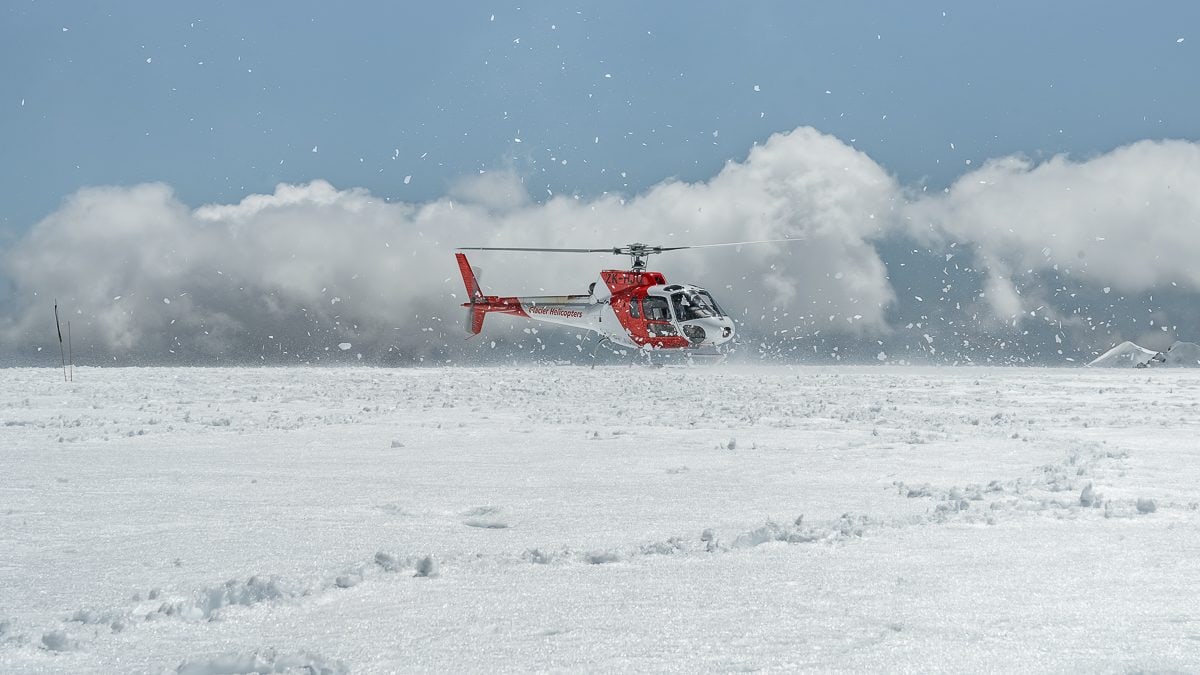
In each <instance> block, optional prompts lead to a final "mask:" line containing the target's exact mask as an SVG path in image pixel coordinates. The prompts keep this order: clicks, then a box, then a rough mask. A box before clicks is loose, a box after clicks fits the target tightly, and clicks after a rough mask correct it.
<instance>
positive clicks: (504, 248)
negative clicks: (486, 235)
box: [455, 246, 616, 253]
mask: <svg viewBox="0 0 1200 675" xmlns="http://www.w3.org/2000/svg"><path fill="white" fill-rule="evenodd" d="M455 250H457V251H540V252H544V253H613V252H614V251H615V250H616V249H613V248H515V247H511V246H459V247H458V248H457V249H455Z"/></svg>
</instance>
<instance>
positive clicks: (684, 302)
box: [671, 291, 721, 321]
mask: <svg viewBox="0 0 1200 675" xmlns="http://www.w3.org/2000/svg"><path fill="white" fill-rule="evenodd" d="M671 306H672V307H674V308H675V316H676V318H678V319H679V320H680V321H691V320H693V319H706V318H709V317H713V316H721V312H720V310H718V309H717V305H716V303H715V302H713V299H712V296H710V295H709V294H708V293H707V292H696V291H683V292H680V293H673V294H671Z"/></svg>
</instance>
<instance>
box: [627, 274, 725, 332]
mask: <svg viewBox="0 0 1200 675" xmlns="http://www.w3.org/2000/svg"><path fill="white" fill-rule="evenodd" d="M643 306H644V308H645V312H646V320H647V321H648V322H650V323H649V327H650V329H651V332H652V334H655V333H658V334H668V333H669V334H674V335H678V333H677V332H676V327H678V330H679V331H680V332H682V333H683V335H684V336H685V337H686V338H687V339H688V341H689V342H691V343H692V344H693V345H695V346H700V345H702V344H710V345H719V344H722V343H724V342H727V341H728V340H729V339H730V338H732V337H733V321H732V320H731V319H730V318H729V316H728V315H726V314H725V312H724V311H722V310H721V307H720V305H718V304H717V301H716V300H714V299H713V297H712V295H711V294H710V293H709V292H708V291H706V290H704V289H703V288H699V287H697V286H692V285H690V284H688V285H685V284H670V285H665V286H652V287H650V288H649V289H647V295H646V298H645V299H644V300H643ZM660 322H661V323H660ZM656 327H657V328H658V329H659V330H658V331H655V330H654V329H655V328H656Z"/></svg>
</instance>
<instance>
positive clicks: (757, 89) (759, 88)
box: [754, 84, 762, 91]
mask: <svg viewBox="0 0 1200 675" xmlns="http://www.w3.org/2000/svg"><path fill="white" fill-rule="evenodd" d="M754 91H762V88H761V87H759V86H758V85H757V84H756V85H754Z"/></svg>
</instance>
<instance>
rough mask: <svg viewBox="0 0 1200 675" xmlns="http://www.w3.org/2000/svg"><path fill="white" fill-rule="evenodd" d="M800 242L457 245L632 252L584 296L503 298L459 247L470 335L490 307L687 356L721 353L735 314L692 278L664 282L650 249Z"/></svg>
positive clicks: (617, 342) (657, 251) (617, 341)
mask: <svg viewBox="0 0 1200 675" xmlns="http://www.w3.org/2000/svg"><path fill="white" fill-rule="evenodd" d="M791 241H799V240H798V239H766V240H759V241H741V242H728V243H721V244H700V245H695V246H652V245H649V244H641V243H633V244H627V245H625V246H614V247H610V248H517V247H493V246H468V247H460V248H458V249H457V250H458V251H526V252H538V253H611V254H613V255H623V256H628V257H629V258H630V268H629V269H628V270H602V271H601V272H600V277H599V279H597V280H596V281H595V282H593V283H592V284H591V285H590V286H588V292H587V293H586V294H576V295H540V296H507V297H506V296H498V295H486V294H485V293H484V292H483V289H482V288H481V287H480V285H479V281H478V279H477V278H476V272H475V270H473V269H472V267H471V264H470V262H469V261H468V260H467V256H466V254H464V253H455V254H454V255H455V258H457V260H458V269H459V271H460V272H461V273H462V278H463V284H464V285H465V286H466V290H467V297H468V298H469V302H464V303H463V305H462V306H463V307H465V308H466V310H467V313H466V322H465V328H466V332H467V337H468V338H470V337H473V336H475V335H478V334H479V333H480V332H481V331H482V330H483V319H484V317H485V316H487V315H488V314H489V313H492V312H495V313H499V314H508V315H511V316H519V317H524V318H527V319H533V320H535V321H542V322H545V323H551V324H557V325H560V326H567V327H570V328H576V329H583V330H586V331H591V332H595V333H598V334H599V335H600V341H599V342H597V343H596V347H595V348H593V350H592V357H593V359H594V358H595V350H596V349H598V348H599V347H600V345H601V344H603V343H604V342H606V341H607V342H611V343H613V344H615V345H619V346H621V347H627V348H630V349H635V350H640V351H643V352H646V353H649V352H651V351H660V350H661V351H672V352H681V353H685V354H687V355H689V356H693V355H695V356H717V357H719V356H721V355H722V354H721V351H720V349H719V348H720V347H721V346H722V345H725V344H726V343H728V342H729V341H731V340H733V337H734V333H735V326H734V323H733V319H732V318H730V316H729V315H728V314H727V313H726V312H725V311H724V310H723V309H721V306H720V305H719V304H717V301H716V299H715V298H713V296H712V294H711V293H709V292H708V291H707V290H705V289H704V288H701V287H700V286H696V285H693V284H676V283H667V279H666V277H665V276H663V274H662V273H661V272H651V271H648V270H647V269H646V260H647V258H649V257H650V256H651V255H656V254H661V253H665V252H667V251H678V250H683V249H693V248H712V247H718V246H743V245H746V244H766V243H776V242H791Z"/></svg>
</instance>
